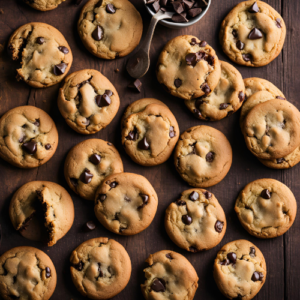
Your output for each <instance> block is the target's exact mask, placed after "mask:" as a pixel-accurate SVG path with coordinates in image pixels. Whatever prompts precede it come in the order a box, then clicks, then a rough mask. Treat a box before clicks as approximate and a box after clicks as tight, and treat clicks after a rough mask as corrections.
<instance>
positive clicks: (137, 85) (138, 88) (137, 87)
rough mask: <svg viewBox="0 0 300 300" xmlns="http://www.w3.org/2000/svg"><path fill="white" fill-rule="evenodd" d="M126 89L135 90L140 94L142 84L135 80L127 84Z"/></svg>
mask: <svg viewBox="0 0 300 300" xmlns="http://www.w3.org/2000/svg"><path fill="white" fill-rule="evenodd" d="M127 87H128V88H130V89H135V90H136V91H137V92H141V87H142V82H141V81H140V80H139V79H136V80H135V81H134V82H132V83H130V84H128V86H127Z"/></svg>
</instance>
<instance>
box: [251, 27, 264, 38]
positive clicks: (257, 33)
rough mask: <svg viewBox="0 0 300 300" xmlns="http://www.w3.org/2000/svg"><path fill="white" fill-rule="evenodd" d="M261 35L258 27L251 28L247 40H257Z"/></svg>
mask: <svg viewBox="0 0 300 300" xmlns="http://www.w3.org/2000/svg"><path fill="white" fill-rule="evenodd" d="M262 37H263V34H262V32H261V31H260V30H259V29H258V28H253V29H252V30H251V31H250V33H249V35H248V39H249V40H258V39H261V38H262Z"/></svg>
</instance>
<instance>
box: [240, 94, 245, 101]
mask: <svg viewBox="0 0 300 300" xmlns="http://www.w3.org/2000/svg"><path fill="white" fill-rule="evenodd" d="M239 99H240V102H243V101H244V99H245V94H244V93H243V92H239Z"/></svg>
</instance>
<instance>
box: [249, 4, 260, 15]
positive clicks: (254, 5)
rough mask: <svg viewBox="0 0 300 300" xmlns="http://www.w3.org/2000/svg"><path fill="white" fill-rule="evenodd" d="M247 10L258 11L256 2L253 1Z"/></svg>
mask: <svg viewBox="0 0 300 300" xmlns="http://www.w3.org/2000/svg"><path fill="white" fill-rule="evenodd" d="M248 11H249V12H250V13H258V12H259V7H258V5H257V3H256V2H254V3H253V4H252V5H251V6H250V8H249V9H248Z"/></svg>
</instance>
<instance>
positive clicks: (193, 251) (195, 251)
mask: <svg viewBox="0 0 300 300" xmlns="http://www.w3.org/2000/svg"><path fill="white" fill-rule="evenodd" d="M189 251H190V252H192V253H197V252H198V249H197V248H195V247H193V246H191V247H189Z"/></svg>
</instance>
